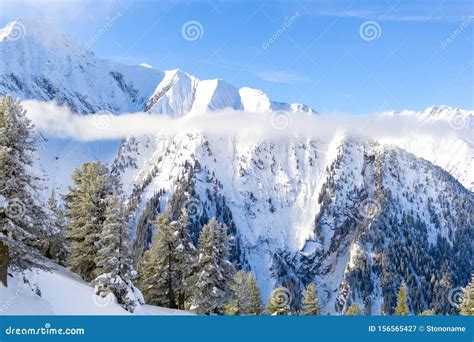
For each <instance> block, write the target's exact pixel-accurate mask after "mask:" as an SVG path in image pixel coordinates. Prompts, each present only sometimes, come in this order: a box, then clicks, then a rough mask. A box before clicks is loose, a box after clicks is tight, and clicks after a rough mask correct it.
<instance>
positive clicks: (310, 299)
mask: <svg viewBox="0 0 474 342" xmlns="http://www.w3.org/2000/svg"><path fill="white" fill-rule="evenodd" d="M301 303H302V306H303V311H302V314H303V315H309V316H315V315H319V314H320V313H321V310H320V308H319V303H318V296H317V294H316V285H314V284H313V283H309V284H308V286H307V287H306V290H305V292H304V293H303V300H302V302H301Z"/></svg>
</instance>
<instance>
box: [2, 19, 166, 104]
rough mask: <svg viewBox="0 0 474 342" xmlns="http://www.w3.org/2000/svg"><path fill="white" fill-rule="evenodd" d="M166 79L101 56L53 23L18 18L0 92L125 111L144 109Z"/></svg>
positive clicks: (5, 40)
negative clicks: (144, 105)
mask: <svg viewBox="0 0 474 342" xmlns="http://www.w3.org/2000/svg"><path fill="white" fill-rule="evenodd" d="M162 77H163V74H162V73H161V72H159V71H156V70H154V69H149V68H144V67H141V66H126V65H122V64H119V63H113V62H109V61H105V60H102V59H99V58H97V57H96V56H95V55H94V54H93V53H92V52H91V51H90V50H89V49H87V48H86V47H85V46H84V45H82V44H81V43H79V42H78V41H76V40H75V39H74V38H72V37H70V36H69V35H67V34H65V33H64V32H62V31H61V30H60V29H59V28H58V27H56V26H55V25H54V24H53V23H51V22H49V21H48V20H47V19H43V18H27V19H18V20H16V21H14V22H11V23H10V24H8V25H7V26H6V27H5V28H4V29H2V31H1V33H0V94H5V93H9V94H12V95H13V96H15V97H19V98H21V99H38V100H52V99H54V100H56V101H58V102H59V103H64V104H67V105H68V106H69V107H71V109H72V110H74V111H76V112H79V113H93V112H97V111H100V110H104V111H105V110H107V111H111V112H113V113H117V112H119V113H120V112H126V111H137V110H141V109H142V108H143V104H144V103H145V102H146V101H147V100H148V97H149V95H150V94H151V92H152V91H153V89H154V87H155V86H156V84H157V83H158V82H159V81H160V80H161V78H162Z"/></svg>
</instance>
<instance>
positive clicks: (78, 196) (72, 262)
mask: <svg viewBox="0 0 474 342" xmlns="http://www.w3.org/2000/svg"><path fill="white" fill-rule="evenodd" d="M72 179H73V181H74V186H73V187H70V188H69V192H68V193H67V194H66V195H65V197H64V200H65V205H66V209H67V217H68V221H69V224H68V239H69V240H70V242H71V254H70V255H69V259H68V265H69V267H70V269H71V270H72V271H73V272H76V273H77V274H79V275H80V276H81V277H82V278H84V280H86V281H92V280H93V279H94V278H95V277H96V276H97V274H96V268H97V267H96V262H95V260H96V257H97V245H96V243H97V241H98V239H99V234H100V232H101V231H102V226H103V223H104V220H105V210H106V207H107V198H108V196H110V194H111V193H112V187H111V180H110V175H109V171H108V169H107V166H106V165H104V164H102V163H100V162H98V161H96V162H91V163H85V164H83V165H82V168H81V169H80V170H79V169H76V170H75V171H74V173H73V175H72Z"/></svg>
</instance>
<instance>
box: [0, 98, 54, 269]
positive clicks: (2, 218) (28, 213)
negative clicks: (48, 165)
mask: <svg viewBox="0 0 474 342" xmlns="http://www.w3.org/2000/svg"><path fill="white" fill-rule="evenodd" d="M37 143H38V139H37V137H36V136H35V134H34V132H33V125H32V124H31V122H30V120H29V119H28V118H27V117H26V112H25V110H24V109H23V107H22V106H21V104H20V101H13V100H12V98H11V97H10V96H4V97H1V98H0V207H1V211H0V242H2V243H3V245H4V246H6V248H5V249H8V253H9V255H10V258H9V260H12V262H13V266H14V267H19V268H20V269H22V268H26V267H28V266H31V265H32V264H35V263H36V262H35V261H36V257H35V256H34V255H35V254H36V255H38V251H41V252H43V251H44V248H45V244H44V241H45V239H44V233H45V231H46V229H47V228H46V224H45V223H46V214H45V211H44V209H43V206H42V205H41V200H40V196H39V190H40V188H39V181H40V177H38V176H37V175H35V174H34V173H32V172H31V171H30V170H31V166H32V165H33V157H32V156H33V154H34V152H35V150H36V147H37Z"/></svg>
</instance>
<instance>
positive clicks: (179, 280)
mask: <svg viewBox="0 0 474 342" xmlns="http://www.w3.org/2000/svg"><path fill="white" fill-rule="evenodd" d="M168 222H169V216H168V213H165V214H163V215H162V216H161V217H160V218H159V219H158V225H157V230H156V234H155V237H154V240H153V244H152V246H151V248H150V250H149V251H147V252H145V255H144V257H143V259H142V262H141V266H140V270H141V276H140V278H141V280H140V285H141V288H142V290H143V293H144V295H145V299H146V300H147V302H148V303H152V304H156V305H161V306H167V307H170V308H179V309H185V308H186V306H187V305H188V302H189V299H190V296H191V291H192V282H191V279H192V275H193V274H194V272H195V270H196V255H197V251H196V248H195V247H194V245H193V244H192V242H191V238H190V236H189V229H188V224H189V220H188V215H187V213H186V211H184V210H183V211H182V213H181V216H180V217H179V219H178V220H177V221H173V222H171V223H168Z"/></svg>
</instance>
